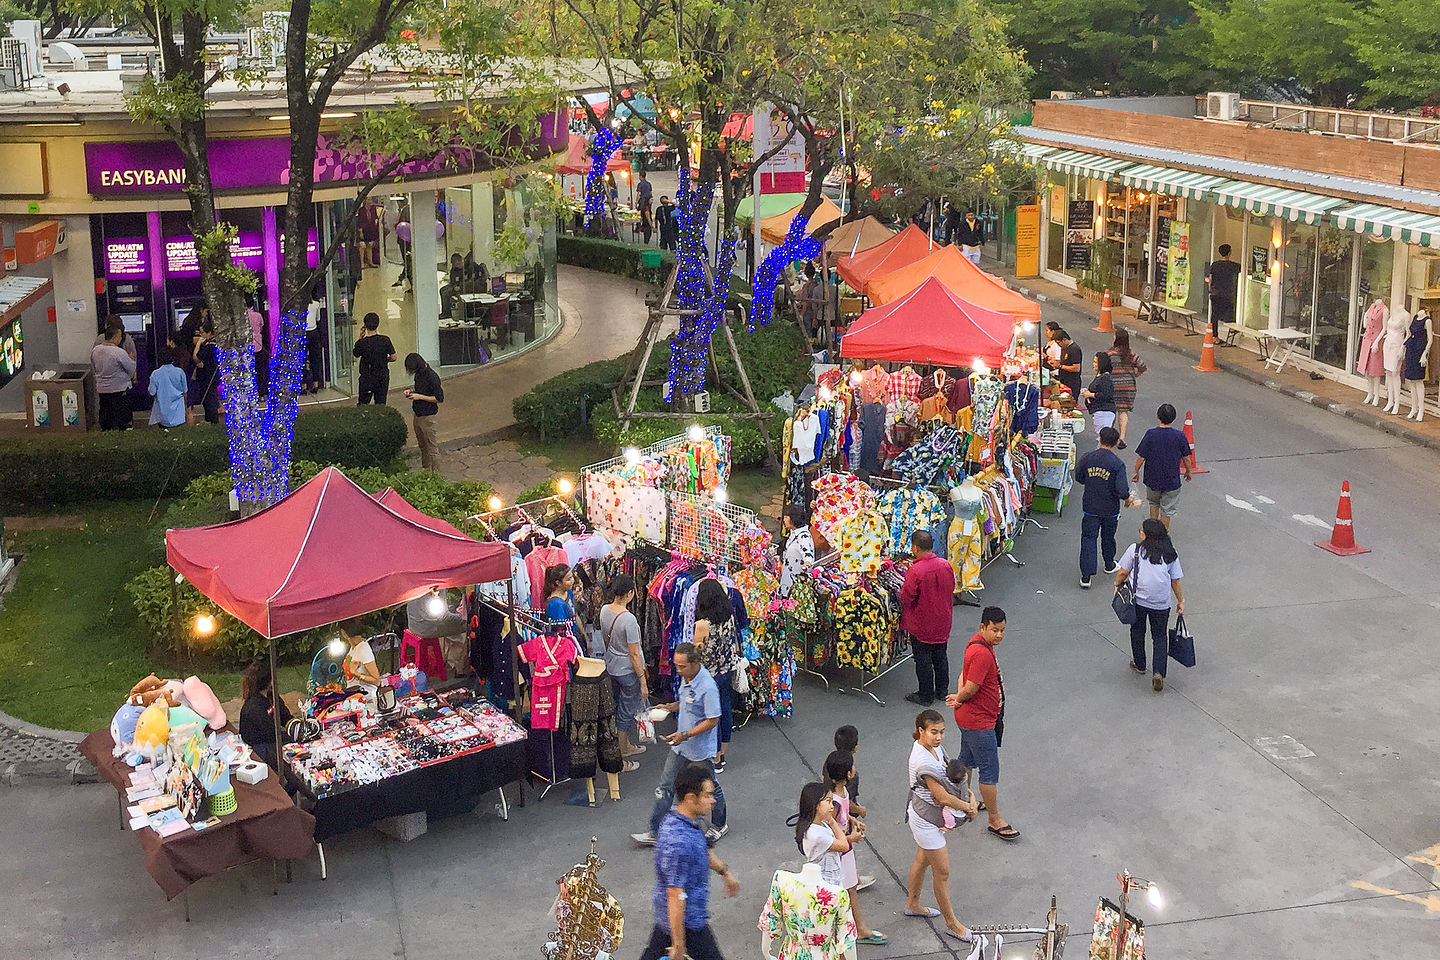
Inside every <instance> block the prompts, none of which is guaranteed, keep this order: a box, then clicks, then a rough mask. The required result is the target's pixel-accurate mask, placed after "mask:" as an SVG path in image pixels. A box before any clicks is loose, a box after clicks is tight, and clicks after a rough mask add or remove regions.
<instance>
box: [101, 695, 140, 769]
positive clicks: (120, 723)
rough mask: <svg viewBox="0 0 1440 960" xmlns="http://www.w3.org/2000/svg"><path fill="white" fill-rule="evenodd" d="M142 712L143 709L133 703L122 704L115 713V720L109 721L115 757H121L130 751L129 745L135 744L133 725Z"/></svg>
mask: <svg viewBox="0 0 1440 960" xmlns="http://www.w3.org/2000/svg"><path fill="white" fill-rule="evenodd" d="M144 712H145V708H144V707H142V706H140V705H139V704H134V703H127V704H124V705H123V706H121V707H120V709H119V710H116V711H115V718H114V719H113V720H111V721H110V739H111V740H114V741H115V750H114V754H115V756H117V757H122V756H124V755H125V754H126V753H127V752H128V751H129V750H130V744H132V743H134V742H135V723H136V721H138V720H139V719H140V714H142V713H144Z"/></svg>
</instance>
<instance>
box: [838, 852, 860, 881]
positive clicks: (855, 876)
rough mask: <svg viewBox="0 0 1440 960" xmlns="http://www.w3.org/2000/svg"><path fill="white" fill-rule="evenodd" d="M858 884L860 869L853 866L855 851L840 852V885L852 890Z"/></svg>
mask: <svg viewBox="0 0 1440 960" xmlns="http://www.w3.org/2000/svg"><path fill="white" fill-rule="evenodd" d="M859 885H860V871H859V870H858V869H856V867H855V851H854V850H850V851H848V852H846V853H842V854H840V886H842V887H844V888H845V889H846V890H854V889H855V888H856V887H858V886H859Z"/></svg>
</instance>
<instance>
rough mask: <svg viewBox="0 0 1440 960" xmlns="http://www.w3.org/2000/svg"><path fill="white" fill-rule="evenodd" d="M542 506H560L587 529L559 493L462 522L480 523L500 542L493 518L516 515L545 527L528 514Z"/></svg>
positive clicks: (492, 511)
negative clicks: (492, 523) (492, 522)
mask: <svg viewBox="0 0 1440 960" xmlns="http://www.w3.org/2000/svg"><path fill="white" fill-rule="evenodd" d="M542 505H544V506H550V505H554V506H558V507H559V508H560V510H561V512H562V513H564V514H565V515H566V516H568V517H569V518H570V519H571V520H573V521H574V522H575V525H576V526H577V527H579V528H580V529H581V530H582V531H583V530H585V529H586V526H585V524H584V523H583V522H582V521H581V520H580V517H579V516H578V515H577V514H576V513H575V511H574V510H573V509H572V508H571V506H570V504H569V502H568V501H567V500H566V499H565V498H564V497H562V496H560V495H559V494H558V493H552V494H550V495H549V496H546V497H540V498H538V499H536V500H526V501H525V502H524V503H512V504H510V505H509V506H505V507H501V508H500V509H498V510H487V511H485V512H484V513H476V514H472V515H471V516H468V517H466V518H465V520H464V521H462V522H475V523H479V524H480V525H481V526H483V527H484V528H485V532H486V533H487V534H489V536H490V539H492V540H499V539H500V537H499V536H498V535H497V534H496V533H495V529H494V527H493V526H492V525H491V523H490V520H491V518H495V517H504V516H508V515H509V514H511V513H514V514H516V515H517V516H519V517H520V519H521V520H524V521H525V522H526V523H530V524H534V525H535V526H543V524H541V523H540V521H538V520H536V519H535V518H534V517H532V516H531V515H530V514H529V512H527V511H528V510H530V509H534V508H535V507H539V506H542Z"/></svg>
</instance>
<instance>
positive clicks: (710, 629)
mask: <svg viewBox="0 0 1440 960" xmlns="http://www.w3.org/2000/svg"><path fill="white" fill-rule="evenodd" d="M695 646H697V647H699V648H700V662H701V663H702V664H703V665H704V666H705V669H706V670H708V671H710V676H712V677H714V678H715V686H717V687H719V688H720V752H719V753H718V754H716V756H715V772H716V773H720V772H722V771H723V770H724V769H725V748H726V747H728V746H729V744H730V735H731V734H732V733H733V732H734V729H735V726H734V714H733V699H734V687H733V686H732V684H733V683H734V682H735V663H736V661H737V660H739V659H740V632H739V630H738V629H737V628H736V626H735V608H734V607H733V606H731V604H730V592H729V591H728V590H726V589H725V585H724V584H722V583H721V582H720V581H719V580H701V581H700V587H699V590H698V592H697V593H696V594H695Z"/></svg>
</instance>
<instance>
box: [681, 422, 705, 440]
mask: <svg viewBox="0 0 1440 960" xmlns="http://www.w3.org/2000/svg"><path fill="white" fill-rule="evenodd" d="M685 436H687V437H689V438H690V442H691V443H699V442H700V441H701V440H704V439H705V428H704V427H702V426H700V424H698V423H692V424H690V429H689V430H686V431H685Z"/></svg>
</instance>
